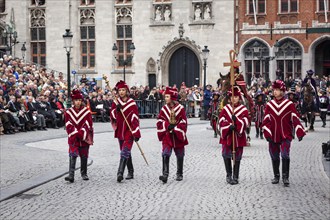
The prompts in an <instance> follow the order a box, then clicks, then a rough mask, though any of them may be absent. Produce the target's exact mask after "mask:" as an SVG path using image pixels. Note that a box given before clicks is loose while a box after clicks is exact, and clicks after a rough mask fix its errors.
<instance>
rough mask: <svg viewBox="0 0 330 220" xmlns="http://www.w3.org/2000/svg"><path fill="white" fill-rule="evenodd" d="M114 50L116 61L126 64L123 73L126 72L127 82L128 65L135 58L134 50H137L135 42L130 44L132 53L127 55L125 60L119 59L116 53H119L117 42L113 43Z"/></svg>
mask: <svg viewBox="0 0 330 220" xmlns="http://www.w3.org/2000/svg"><path fill="white" fill-rule="evenodd" d="M112 51H113V53H114V57H115V59H116V61H117V62H118V63H119V64H120V63H121V62H122V63H121V64H122V65H123V66H124V69H123V73H124V81H125V82H126V66H127V65H128V64H129V63H130V62H132V60H133V56H134V51H135V46H134V43H133V42H132V43H131V45H130V46H129V51H130V54H131V56H130V57H127V58H126V59H124V60H121V59H119V58H118V57H116V54H117V51H118V47H117V45H116V43H114V44H113V47H112Z"/></svg>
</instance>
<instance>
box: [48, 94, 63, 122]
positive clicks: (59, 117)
mask: <svg viewBox="0 0 330 220" xmlns="http://www.w3.org/2000/svg"><path fill="white" fill-rule="evenodd" d="M49 104H50V107H51V109H52V111H54V113H55V116H56V120H57V126H59V127H62V126H64V111H61V110H60V109H59V108H58V106H57V104H56V99H55V97H54V96H51V97H49Z"/></svg>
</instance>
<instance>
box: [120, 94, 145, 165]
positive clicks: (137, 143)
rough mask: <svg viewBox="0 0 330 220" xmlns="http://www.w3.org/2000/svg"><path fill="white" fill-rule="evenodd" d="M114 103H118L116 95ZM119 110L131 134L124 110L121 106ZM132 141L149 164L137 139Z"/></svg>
mask: <svg viewBox="0 0 330 220" xmlns="http://www.w3.org/2000/svg"><path fill="white" fill-rule="evenodd" d="M115 103H116V105H118V100H117V97H115ZM120 112H121V115H122V116H123V118H124V120H125V122H126V124H127V127H128V129H129V130H130V132H131V134H132V135H133V131H132V128H131V126H130V125H129V123H128V121H127V119H126V117H125V115H124V112H123V110H122V109H121V108H120ZM134 142H135V143H136V145H137V146H138V148H139V150H140V152H141V155H142V157H143V159H144V161H145V162H146V163H147V165H148V166H149V164H148V161H147V158H146V157H145V155H144V153H143V150H142V148H141V147H140V144H139V142H137V141H135V140H134Z"/></svg>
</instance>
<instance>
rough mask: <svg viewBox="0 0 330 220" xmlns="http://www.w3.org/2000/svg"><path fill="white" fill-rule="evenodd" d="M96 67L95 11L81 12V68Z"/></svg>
mask: <svg viewBox="0 0 330 220" xmlns="http://www.w3.org/2000/svg"><path fill="white" fill-rule="evenodd" d="M94 67H95V9H94V8H88V9H81V10H80V68H94Z"/></svg>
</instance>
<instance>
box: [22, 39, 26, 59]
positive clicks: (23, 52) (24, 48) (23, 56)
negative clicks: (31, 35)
mask: <svg viewBox="0 0 330 220" xmlns="http://www.w3.org/2000/svg"><path fill="white" fill-rule="evenodd" d="M25 44H26V42H24V43H23V46H22V48H21V51H22V58H23V62H24V58H25V52H26V47H25Z"/></svg>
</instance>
